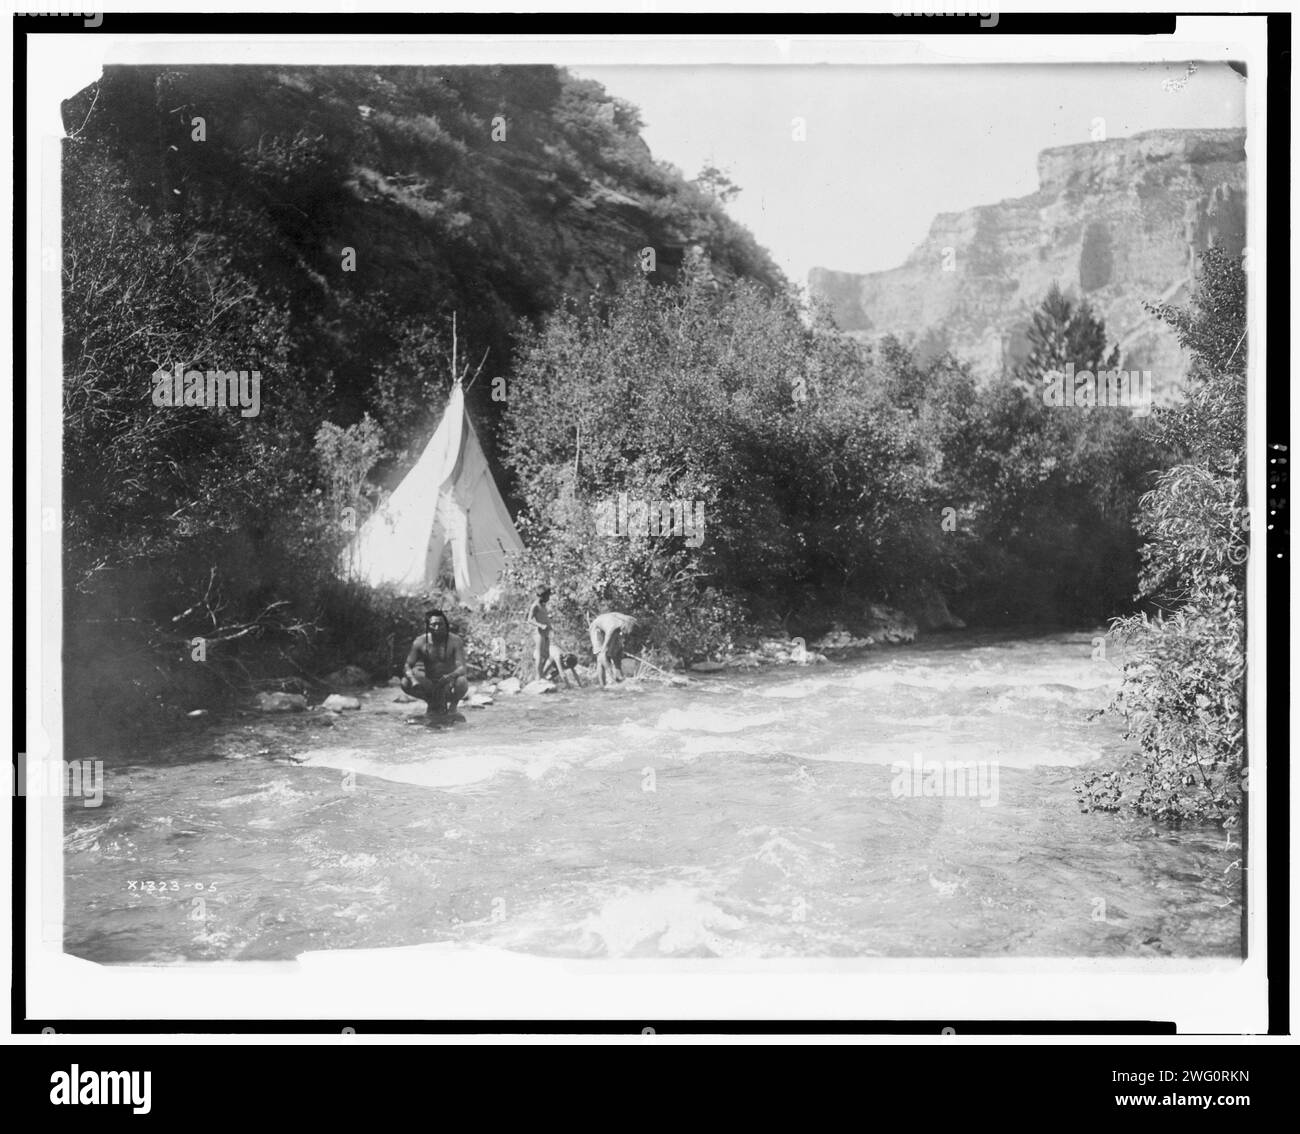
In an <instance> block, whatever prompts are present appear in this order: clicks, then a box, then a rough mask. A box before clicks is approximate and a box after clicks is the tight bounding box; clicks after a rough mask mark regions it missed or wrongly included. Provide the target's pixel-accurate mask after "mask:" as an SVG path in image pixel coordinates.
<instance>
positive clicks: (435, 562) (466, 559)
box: [341, 378, 524, 602]
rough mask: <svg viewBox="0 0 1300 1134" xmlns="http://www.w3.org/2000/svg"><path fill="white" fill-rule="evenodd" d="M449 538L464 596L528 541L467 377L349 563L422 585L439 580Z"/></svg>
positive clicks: (360, 574)
mask: <svg viewBox="0 0 1300 1134" xmlns="http://www.w3.org/2000/svg"><path fill="white" fill-rule="evenodd" d="M447 546H450V547H451V560H452V568H453V570H454V572H455V577H456V594H457V596H458V597H459V598H460V599H461V600H462V601H464V602H469V601H472V600H473V599H476V598H478V597H480V596H481V595H482V594H483V593H484V592H485V591H487V590H488V589H489V588H490V587H492V586H493V585H494V584H495V583H496V581H497V580H498V578H500V575H501V569H502V567H503V566H505V560H506V556H507V555H511V554H513V553H516V552H520V551H523V549H524V545H523V542H522V541H521V540H520V538H519V533H518V532H517V531H516V530H515V525H514V522H513V521H512V520H511V519H510V513H509V512H508V511H506V505H505V501H504V500H502V499H501V493H500V492H499V491H498V490H497V486H496V483H495V482H494V481H493V479H492V472H491V470H490V469H489V468H488V463H487V457H486V456H484V454H483V447H482V446H481V445H480V444H479V440H478V436H477V434H476V433H475V432H474V426H473V424H472V423H471V422H470V419H469V414H468V413H467V412H466V410H465V394H464V391H463V390H462V389H461V383H460V379H459V378H457V379H456V381H455V383H454V385H453V386H452V390H451V398H450V400H449V401H448V402H447V408H446V410H444V411H443V415H442V421H440V422H439V423H438V428H437V429H436V430H435V431H434V434H433V437H432V438H431V439H430V441H429V444H428V445H427V446H425V450H424V452H423V453H422V454H421V455H420V459H419V460H418V461H416V462H415V465H414V466H413V467H412V468H411V471H410V472H408V473H407V474H406V476H405V477H404V478H403V479H402V483H401V484H399V485H398V486H397V487H396V488H395V489H394V490H393V493H392V495H391V496H389V497H388V499H387V500H385V501H384V503H383V504H382V505H381V506H380V507H379V508H378V509H377V510H376V511H375V513H374V514H373V515H371V516H370V517H369V518H368V519H367V520H366V522H365V523H364V524H362V526H361V530H360V531H359V532H358V533H357V535H356V538H355V539H354V540H353V541H352V543H351V544H350V545H349V546H348V547H347V548H346V549H345V550H344V552H343V560H342V564H341V566H342V569H343V571H344V573H345V574H347V575H350V576H351V577H353V578H356V579H361V580H362V581H364V582H367V583H369V584H370V585H371V586H381V585H383V584H387V585H389V586H392V587H395V588H396V589H397V590H399V591H401V592H403V593H407V594H410V593H420V592H425V591H428V590H430V589H431V588H432V587H433V586H435V585H436V584H437V581H438V569H439V567H440V566H441V564H442V554H443V550H444V548H446V547H447Z"/></svg>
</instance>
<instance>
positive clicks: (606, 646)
mask: <svg viewBox="0 0 1300 1134" xmlns="http://www.w3.org/2000/svg"><path fill="white" fill-rule="evenodd" d="M636 625H637V623H636V619H635V618H633V617H632V616H631V615H628V614H620V613H619V612H618V611H617V610H608V611H606V612H605V613H604V614H598V615H597V616H596V617H595V618H593V619H592V620H591V627H590V631H589V632H590V634H591V651H592V653H594V654H595V655H596V672H597V674H599V676H600V683H601V685H602V686H603V685H605V684H606V681H605V678H606V675H607V674H608V675H609V676H612V677H613V678H614V680H615V681H622V680H623V639H624V636H625V635H627V634H630V633H632V631H634V630H635V629H636Z"/></svg>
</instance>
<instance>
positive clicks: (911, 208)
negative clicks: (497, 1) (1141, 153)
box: [570, 63, 1246, 284]
mask: <svg viewBox="0 0 1300 1134" xmlns="http://www.w3.org/2000/svg"><path fill="white" fill-rule="evenodd" d="M570 70H571V71H573V72H575V73H576V74H578V75H580V76H582V77H584V78H590V79H595V80H596V81H598V82H600V83H602V84H603V85H604V86H605V88H606V90H607V91H608V92H609V93H610V94H612V95H614V96H616V97H618V98H622V99H625V100H627V101H628V102H630V103H633V104H634V105H635V106H637V107H638V108H639V109H640V111H641V116H642V118H643V120H644V122H645V129H644V131H643V135H642V136H643V137H644V138H645V140H646V142H647V143H648V144H649V146H650V149H651V152H652V153H653V154H654V155H655V157H656V158H659V159H661V160H665V161H669V162H671V163H673V164H674V165H676V166H677V167H678V168H680V169H681V170H682V172H683V173H684V174H685V175H686V176H687V177H694V176H695V175H696V174H697V173H698V172H699V171H700V169H701V168H702V167H703V166H704V165H705V163H707V162H712V163H713V164H714V165H717V166H718V167H719V168H721V169H724V170H726V171H728V174H729V176H730V177H731V179H732V181H734V182H735V183H736V184H737V185H739V186H740V188H741V190H742V192H741V194H740V196H739V197H737V198H735V199H734V200H733V201H732V202H731V203H730V204H729V205H728V211H729V212H730V214H731V215H732V216H733V217H734V218H735V219H736V220H738V221H740V222H741V223H742V224H744V225H745V226H746V227H747V228H748V229H749V230H750V231H751V232H752V233H753V234H754V236H755V237H756V238H757V239H758V242H759V243H760V244H762V245H764V246H765V247H766V248H767V249H768V250H769V251H770V252H771V253H772V255H773V257H774V258H775V260H776V262H777V263H778V265H779V266H780V267H781V268H782V270H783V271H784V272H785V273H786V275H787V276H788V277H789V278H790V279H791V280H793V281H794V282H796V283H800V284H803V283H806V282H807V278H808V270H809V269H810V268H812V267H814V266H820V267H824V268H834V269H838V270H841V271H853V272H870V271H880V270H884V269H887V268H892V267H896V266H898V265H899V264H901V263H902V262H903V260H904V259H905V258H906V257H907V255H908V253H909V252H910V251H911V250H912V249H913V248H914V247H915V246H916V245H917V244H919V243H920V242H921V240H922V239H923V238H924V237H925V235H926V233H927V232H928V231H929V227H930V222H931V221H932V220H933V219H934V217H935V216H936V214H938V213H941V212H955V211H959V210H962V209H967V208H970V207H971V206H973V205H981V204H993V203H995V202H997V201H1001V200H1005V199H1007V198H1010V197H1022V196H1025V195H1027V194H1029V193H1032V192H1034V190H1035V189H1037V187H1038V177H1037V165H1036V162H1037V157H1038V154H1039V153H1040V152H1041V151H1042V150H1044V149H1047V148H1049V147H1052V146H1065V145H1073V144H1075V143H1079V142H1088V141H1090V140H1092V139H1093V135H1094V132H1095V131H1096V130H1097V129H1098V126H1099V124H1098V123H1097V122H1096V120H1097V119H1101V120H1102V121H1101V123H1100V128H1101V129H1102V130H1104V132H1105V136H1106V137H1109V138H1116V137H1127V136H1130V135H1133V134H1139V133H1142V132H1143V131H1146V130H1155V129H1169V128H1187V127H1202V128H1205V127H1225V126H1237V127H1240V126H1243V125H1245V113H1246V110H1245V88H1246V84H1245V82H1244V81H1243V80H1242V79H1241V78H1240V77H1239V76H1238V75H1237V74H1236V72H1234V71H1232V70H1231V69H1230V68H1229V67H1227V66H1226V65H1225V64H1221V63H1201V64H1198V65H1196V71H1195V73H1194V74H1191V75H1188V73H1187V65H1186V64H1184V63H1178V64H1164V63H1148V64H1115V65H1092V64H1064V65H1056V66H1001V65H997V66H984V65H978V66H973V65H961V66H957V65H954V66H924V67H921V66H874V67H868V66H852V67H850V66H820V67H801V66H790V67H764V66H732V67H721V66H719V67H663V66H640V67H637V66H620V67H570ZM795 117H801V118H803V119H804V120H805V122H806V130H807V140H806V141H803V142H795V141H793V140H792V137H791V135H792V132H793V130H792V125H791V122H792V119H794V118H795Z"/></svg>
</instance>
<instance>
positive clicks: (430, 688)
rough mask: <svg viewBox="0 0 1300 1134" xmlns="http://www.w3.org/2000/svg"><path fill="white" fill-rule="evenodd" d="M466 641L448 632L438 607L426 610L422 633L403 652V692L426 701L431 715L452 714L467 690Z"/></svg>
mask: <svg viewBox="0 0 1300 1134" xmlns="http://www.w3.org/2000/svg"><path fill="white" fill-rule="evenodd" d="M467 672H468V670H467V669H466V666H465V644H464V643H463V642H462V641H461V640H460V638H459V637H458V636H457V635H455V634H453V633H452V632H451V625H450V623H448V621H447V616H446V615H445V614H444V613H443V612H442V611H441V610H429V611H425V615H424V633H423V634H421V635H420V636H419V637H418V638H416V639H415V641H414V642H412V643H411V652H410V653H409V654H407V655H406V674H405V676H404V677H403V679H402V692H403V693H405V694H406V695H407V696H408V697H418V698H420V700H421V701H427V702H428V705H429V708H428V712H429V714H430V715H433V714H439V713H451V712H454V711H455V708H456V705H457V703H458V702H459V701H460V700H461V699H462V698H464V697H465V696H466V695H467V694H468V693H469V682H468V681H467V680H466V676H465V675H466V673H467Z"/></svg>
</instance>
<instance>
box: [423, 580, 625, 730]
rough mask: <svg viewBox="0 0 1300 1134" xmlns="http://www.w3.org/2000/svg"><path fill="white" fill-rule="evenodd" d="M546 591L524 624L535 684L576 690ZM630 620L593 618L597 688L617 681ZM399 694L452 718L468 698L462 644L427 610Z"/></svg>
mask: <svg viewBox="0 0 1300 1134" xmlns="http://www.w3.org/2000/svg"><path fill="white" fill-rule="evenodd" d="M550 598H551V591H550V588H549V587H546V586H541V587H538V588H537V595H536V598H535V599H534V600H533V603H532V605H531V606H530V607H529V608H528V613H527V615H525V621H526V622H527V624H528V625H529V626H530V627H531V628H532V631H533V670H534V673H535V674H536V676H537V678H538V679H546V678H553V679H554V680H557V681H563V682H564V683H565V685H568V684H569V675H570V674H572V676H573V680H574V681H575V682H576V683H577V684H579V685H581V684H582V679H581V678H580V677H579V676H578V657H577V655H576V654H571V653H570V654H566V653H562V652H561V650H560V647H559V645H558V644H557V643H556V641H555V639H554V637H553V635H552V633H551V615H550V612H549V611H548V610H547V608H546V604H547V603H548V602H549V601H550ZM636 625H637V623H636V619H635V618H632V617H631V616H630V615H627V614H621V613H619V612H618V611H616V610H610V611H606V612H605V613H603V614H599V615H597V616H596V617H595V618H594V619H593V620H592V622H591V625H590V627H589V628H588V632H589V634H590V636H591V651H592V653H593V654H594V655H595V657H596V673H597V676H598V677H599V678H600V684H601V685H602V686H604V685H606V684H608V683H609V682H610V681H622V680H623V647H624V644H625V642H626V638H627V635H628V634H630V633H632V632H633V631H634V630H635V629H636ZM402 691H403V692H404V693H406V694H407V696H409V697H418V698H419V699H420V700H421V701H424V702H426V703H427V704H428V706H429V708H428V711H429V714H430V715H445V714H448V713H451V712H454V711H455V709H456V706H457V705H458V704H459V703H460V702H461V701H462V700H463V699H464V698H465V697H466V696H468V694H469V667H468V665H467V664H466V661H465V643H464V642H463V641H462V640H461V638H460V635H458V634H453V633H452V632H451V623H450V622H449V621H448V620H447V615H446V614H445V613H444V612H443V611H441V610H439V609H437V608H433V609H430V610H427V611H425V615H424V633H423V634H421V635H420V636H419V637H418V638H416V639H415V641H414V642H412V643H411V649H410V652H409V653H408V654H407V655H406V666H405V672H404V675H403V678H402Z"/></svg>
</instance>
